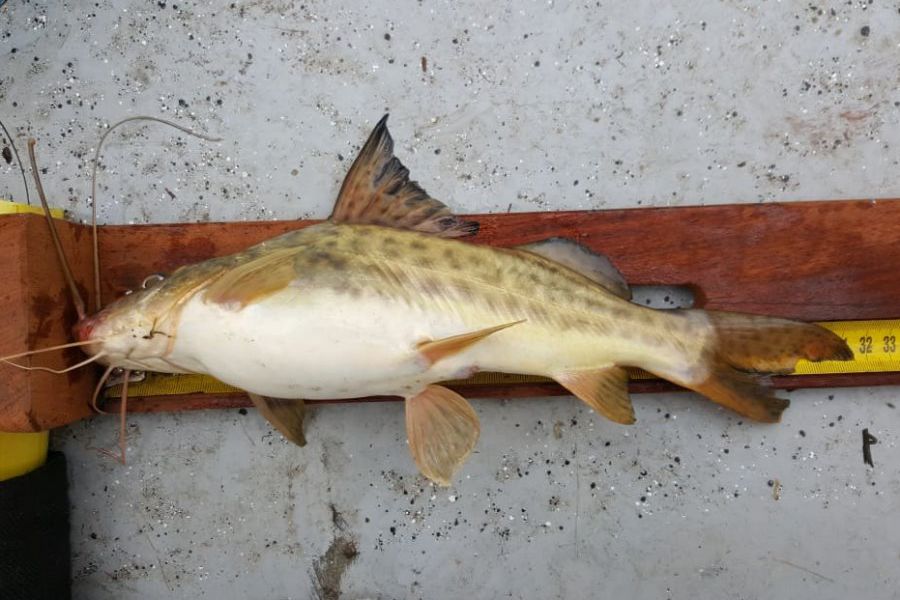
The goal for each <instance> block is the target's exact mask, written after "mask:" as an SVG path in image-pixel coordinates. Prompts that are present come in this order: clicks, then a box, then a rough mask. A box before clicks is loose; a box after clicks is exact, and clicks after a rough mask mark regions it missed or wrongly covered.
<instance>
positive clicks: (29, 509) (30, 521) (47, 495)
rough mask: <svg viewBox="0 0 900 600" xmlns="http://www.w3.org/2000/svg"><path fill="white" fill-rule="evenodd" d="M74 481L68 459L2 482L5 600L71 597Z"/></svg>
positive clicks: (0, 571) (52, 458) (0, 555)
mask: <svg viewBox="0 0 900 600" xmlns="http://www.w3.org/2000/svg"><path fill="white" fill-rule="evenodd" d="M68 487H69V482H68V478H67V477H66V457H65V456H64V455H63V454H62V453H61V452H51V453H50V454H49V455H48V456H47V462H46V463H45V464H44V466H42V467H40V468H38V469H36V470H34V471H32V472H31V473H26V474H25V475H22V476H20V477H14V478H12V479H8V480H6V481H0V597H2V598H3V600H19V599H22V600H25V599H27V600H45V599H46V600H66V599H67V598H70V596H71V577H70V569H71V567H70V558H69V494H68Z"/></svg>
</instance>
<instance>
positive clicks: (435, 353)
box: [419, 319, 524, 364]
mask: <svg viewBox="0 0 900 600" xmlns="http://www.w3.org/2000/svg"><path fill="white" fill-rule="evenodd" d="M519 323H524V319H523V320H521V321H513V322H512V323H504V324H503V325H497V326H496V327H488V328H487V329H479V330H478V331H471V332H469V333H462V334H460V335H454V336H451V337H446V338H442V339H439V340H434V341H431V342H422V343H421V344H419V352H420V353H421V354H422V356H424V357H425V359H426V360H428V362H429V363H430V364H434V363H436V362H437V361H439V360H441V359H442V358H446V357H447V356H451V355H453V354H456V353H457V352H462V351H463V350H465V349H466V348H468V347H469V346H471V345H472V344H474V343H476V342H480V341H481V340H483V339H484V338H486V337H487V336H489V335H491V334H492V333H497V332H498V331H502V330H504V329H506V328H507V327H512V326H513V325H518V324H519Z"/></svg>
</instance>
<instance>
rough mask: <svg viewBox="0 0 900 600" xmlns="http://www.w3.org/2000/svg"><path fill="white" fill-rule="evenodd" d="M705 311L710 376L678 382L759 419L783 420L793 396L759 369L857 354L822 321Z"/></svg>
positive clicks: (768, 371)
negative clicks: (765, 380)
mask: <svg viewBox="0 0 900 600" xmlns="http://www.w3.org/2000/svg"><path fill="white" fill-rule="evenodd" d="M704 312H705V313H706V315H707V316H708V318H709V320H710V322H711V324H712V326H713V339H712V340H711V345H710V347H709V349H708V354H707V357H708V360H709V365H708V370H707V376H706V379H704V380H703V381H699V382H677V383H679V384H681V385H684V386H685V387H687V388H690V389H692V390H694V391H696V392H699V393H700V394H703V395H704V396H706V397H707V398H709V399H710V400H712V401H714V402H717V403H719V404H721V405H723V406H726V407H728V408H730V409H732V410H734V411H736V412H738V413H740V414H742V415H744V416H746V417H748V418H751V419H754V420H756V421H763V422H767V423H774V422H777V421H779V420H780V419H781V413H782V412H783V411H784V409H785V408H787V406H788V404H789V401H788V400H785V399H783V398H778V397H777V396H775V394H774V392H773V391H772V389H771V388H769V387H767V386H766V385H763V384H762V383H761V382H760V381H759V379H758V378H757V377H754V376H753V374H754V373H758V374H774V373H786V372H790V371H791V370H793V368H794V366H795V365H796V364H797V361H798V360H800V359H801V358H804V359H806V360H811V361H815V362H818V361H823V360H850V359H852V358H853V351H852V350H850V347H849V346H847V343H846V342H845V341H844V340H843V339H842V338H841V337H839V336H838V335H836V334H834V333H832V332H831V331H828V330H827V329H825V328H823V327H819V326H818V325H813V324H810V323H801V322H798V321H789V320H787V319H777V318H773V317H761V316H756V315H746V314H738V313H727V312H716V311H704Z"/></svg>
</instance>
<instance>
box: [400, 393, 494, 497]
mask: <svg viewBox="0 0 900 600" xmlns="http://www.w3.org/2000/svg"><path fill="white" fill-rule="evenodd" d="M479 430H480V427H479V425H478V416H477V415H476V414H475V410H474V409H473V408H472V405H471V404H469V403H468V401H467V400H466V399H465V398H463V397H462V396H460V395H459V394H457V393H456V392H453V391H451V390H448V389H447V388H444V387H440V386H437V385H430V386H428V387H427V388H425V390H423V391H422V392H421V393H419V394H417V395H416V396H412V397H410V398H407V399H406V435H407V437H408V438H409V451H410V453H411V454H412V457H413V460H415V461H416V465H417V466H418V467H419V471H421V473H422V475H424V476H425V477H427V478H428V479H430V480H432V481H434V482H435V483H437V484H438V485H443V486H448V485H450V480H451V479H452V478H453V474H454V473H456V471H457V470H458V469H459V467H460V466H462V464H463V462H465V460H466V458H467V457H468V456H469V453H470V452H472V448H474V447H475V442H476V441H478V433H479Z"/></svg>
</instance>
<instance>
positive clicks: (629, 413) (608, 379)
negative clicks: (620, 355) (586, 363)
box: [553, 366, 634, 425]
mask: <svg viewBox="0 0 900 600" xmlns="http://www.w3.org/2000/svg"><path fill="white" fill-rule="evenodd" d="M553 378H554V379H555V380H556V381H557V382H558V383H559V384H560V385H561V386H563V387H564V388H566V389H567V390H569V391H570V392H572V394H573V395H575V396H577V397H578V398H579V399H580V400H582V401H584V403H585V404H587V405H588V406H590V407H591V408H592V409H594V410H595V411H596V412H598V413H600V414H601V415H603V416H604V417H606V418H607V419H609V420H610V421H615V422H616V423H621V424H623V425H630V424H632V423H634V407H633V406H632V404H631V398H629V397H628V373H626V372H625V369H623V368H621V367H616V366H611V367H605V368H602V369H585V370H577V371H565V372H563V373H559V374H557V375H554V377H553Z"/></svg>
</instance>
